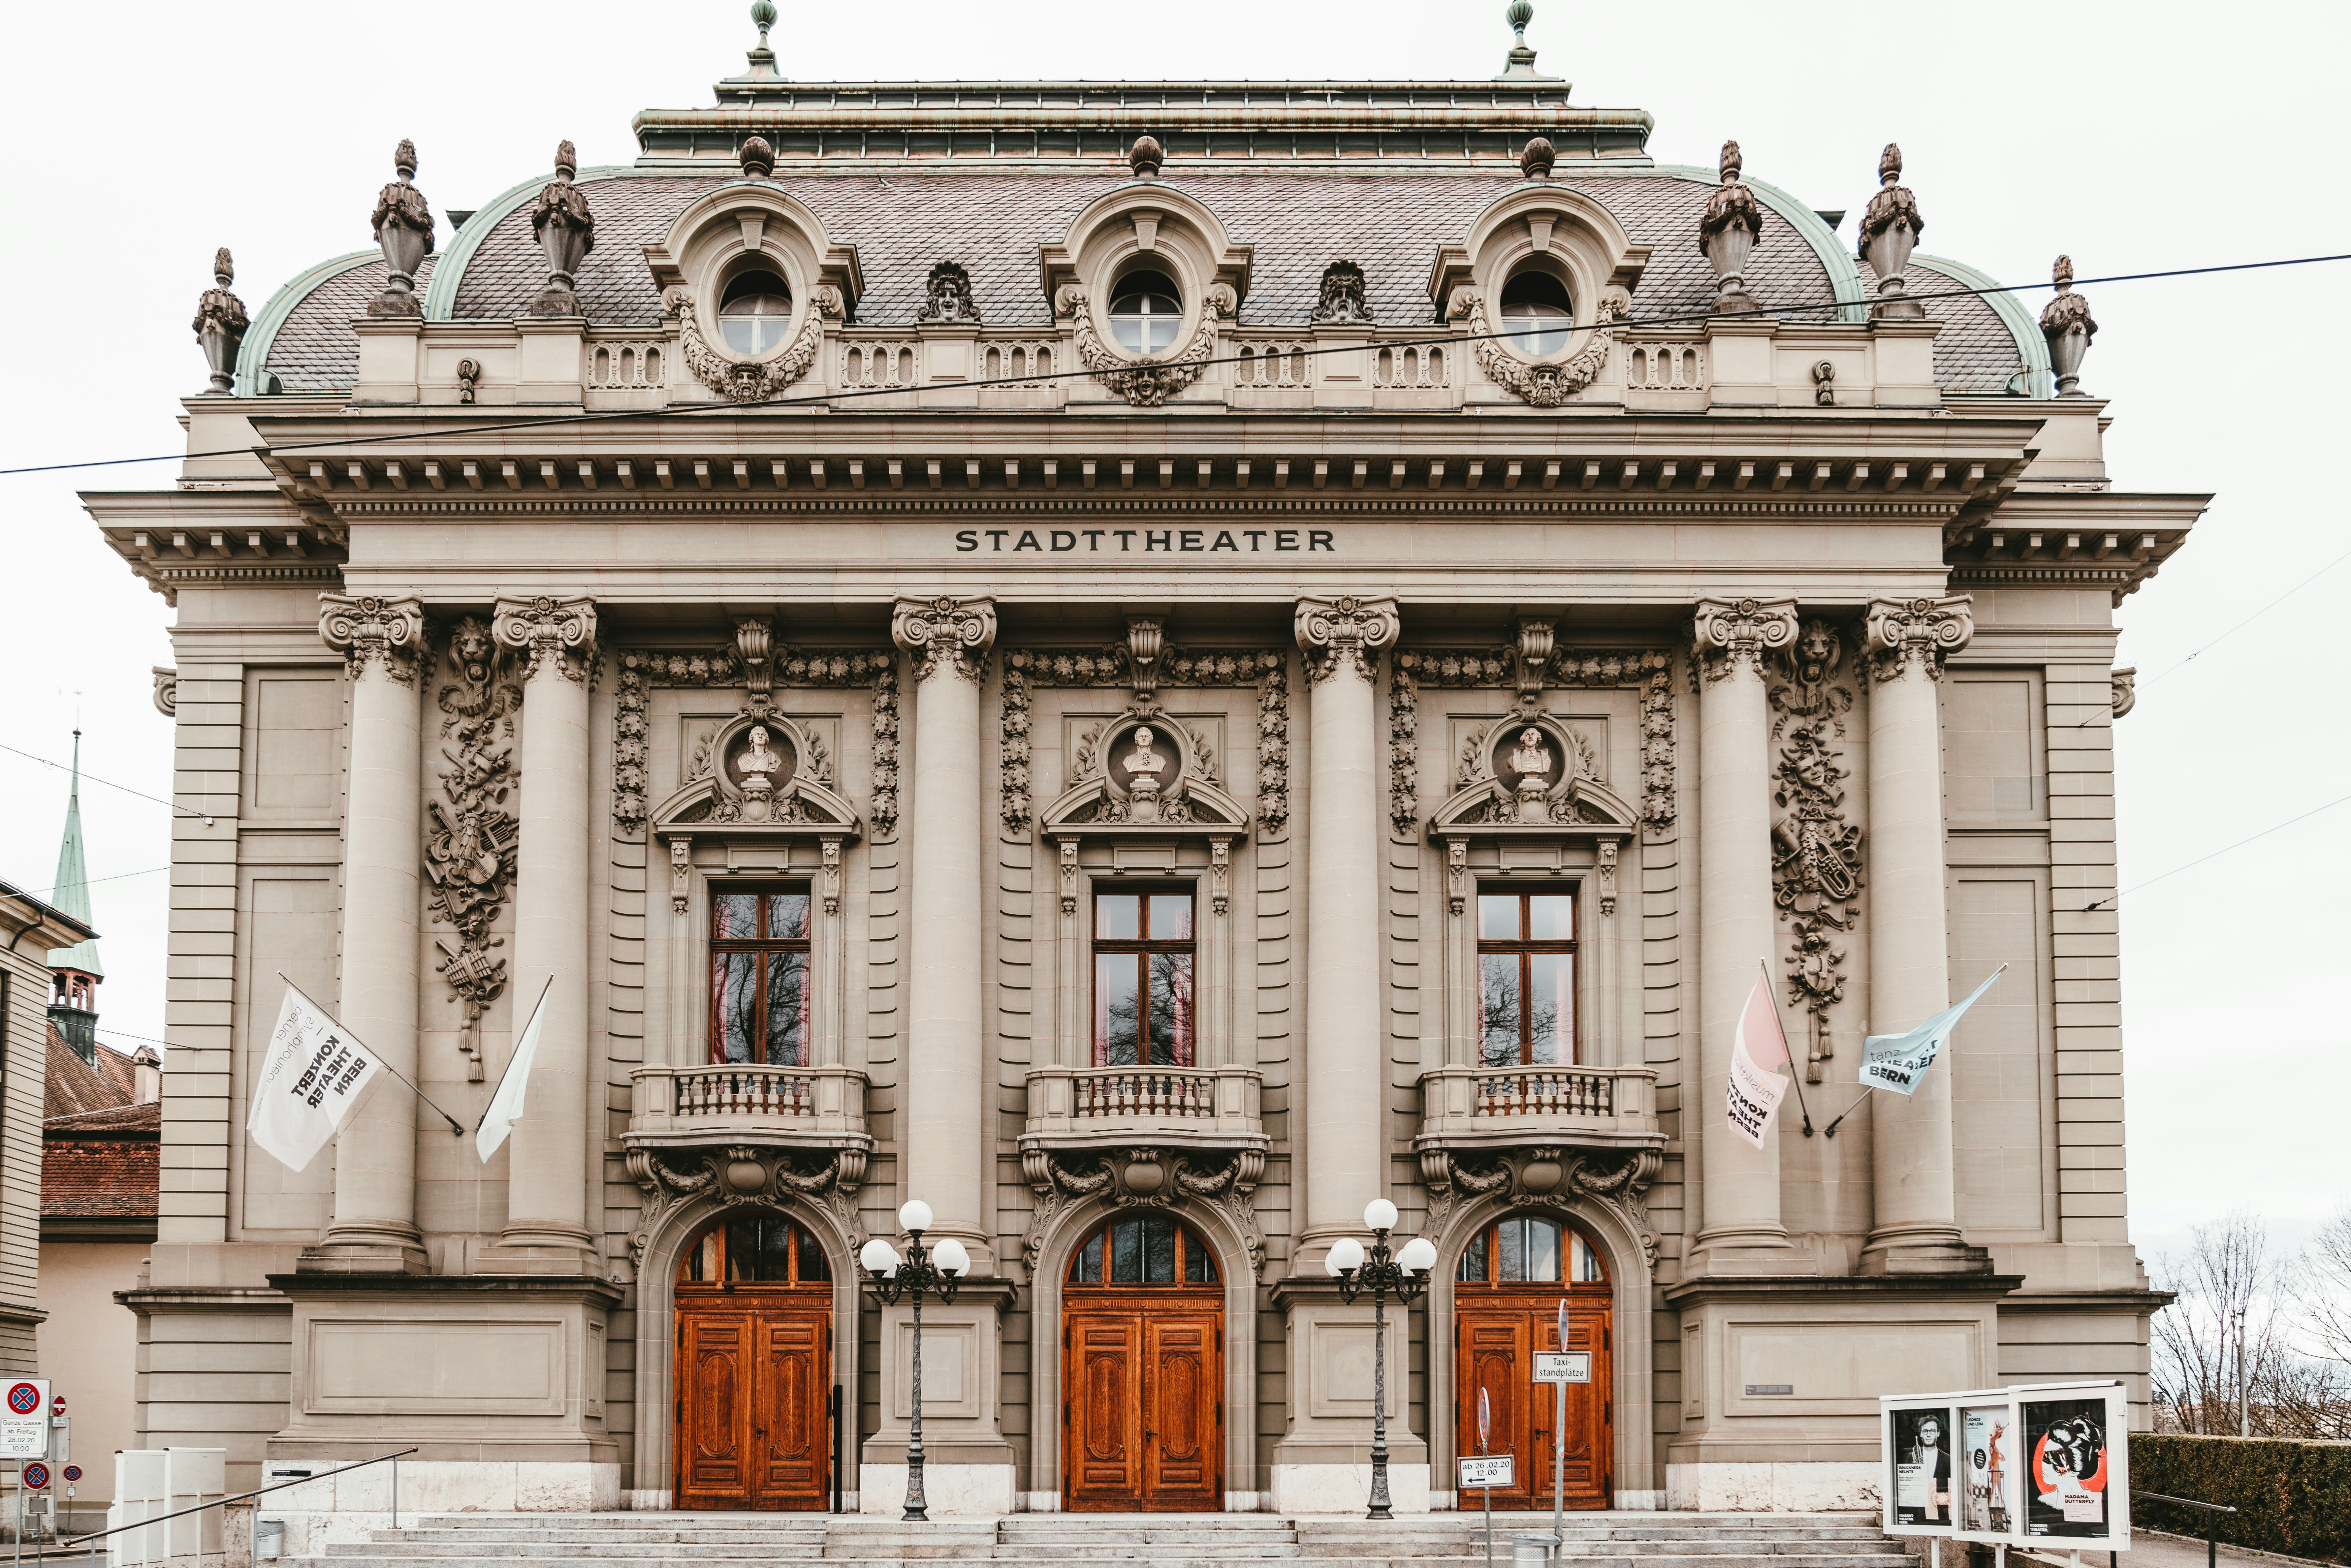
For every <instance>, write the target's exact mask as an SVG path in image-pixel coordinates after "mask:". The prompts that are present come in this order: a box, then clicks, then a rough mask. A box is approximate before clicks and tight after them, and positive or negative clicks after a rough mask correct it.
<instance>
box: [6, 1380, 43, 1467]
mask: <svg viewBox="0 0 2351 1568" xmlns="http://www.w3.org/2000/svg"><path fill="white" fill-rule="evenodd" d="M0 1385H5V1386H6V1388H7V1393H6V1395H5V1396H0V1459H46V1458H48V1457H49V1418H48V1416H47V1415H46V1414H45V1413H44V1407H45V1406H47V1404H48V1402H49V1380H48V1379H47V1378H46V1377H16V1378H0Z"/></svg>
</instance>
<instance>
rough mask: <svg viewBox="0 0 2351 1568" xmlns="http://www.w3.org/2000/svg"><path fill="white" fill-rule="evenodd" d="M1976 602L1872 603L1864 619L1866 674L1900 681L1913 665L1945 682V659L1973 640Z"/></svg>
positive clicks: (1963, 598) (1961, 598)
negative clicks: (1867, 645)
mask: <svg viewBox="0 0 2351 1568" xmlns="http://www.w3.org/2000/svg"><path fill="white" fill-rule="evenodd" d="M1974 605H1975V599H1974V597H1973V596H1972V595H1970V594H1965V593H1961V594H1955V595H1953V596H1952V597H1950V598H1949V599H1873V600H1871V601H1869V609H1868V612H1866V614H1865V616H1864V618H1863V622H1862V623H1863V626H1864V628H1865V641H1866V642H1867V643H1868V644H1869V670H1870V674H1872V675H1873V676H1875V677H1876V679H1878V680H1881V681H1896V680H1900V679H1901V678H1902V676H1903V675H1904V674H1906V673H1907V672H1908V671H1909V670H1910V669H1911V668H1912V667H1913V666H1914V665H1915V666H1916V667H1917V668H1918V669H1920V670H1923V671H1925V672H1926V674H1927V678H1928V680H1940V679H1942V678H1943V656H1944V655H1945V654H1947V653H1957V652H1958V651H1959V650H1960V649H1961V648H1964V647H1966V646H1967V645H1968V639H1969V638H1970V637H1972V636H1974V635H1975V631H1976V618H1975V612H1974Z"/></svg>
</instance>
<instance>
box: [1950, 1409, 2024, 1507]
mask: <svg viewBox="0 0 2351 1568" xmlns="http://www.w3.org/2000/svg"><path fill="white" fill-rule="evenodd" d="M2016 1474H2017V1467H2016V1411H2015V1407H2014V1406H2012V1405H2011V1404H2010V1403H2009V1402H2008V1401H2007V1400H2004V1399H2003V1400H2001V1401H1999V1402H1997V1403H1987V1404H1981V1405H1962V1406H1959V1530H1958V1531H1957V1534H1958V1536H1959V1539H1960V1540H1962V1541H2011V1540H2013V1539H2015V1537H2016V1535H2017V1529H2016Z"/></svg>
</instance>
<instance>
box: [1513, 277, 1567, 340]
mask: <svg viewBox="0 0 2351 1568" xmlns="http://www.w3.org/2000/svg"><path fill="white" fill-rule="evenodd" d="M1574 325H1575V303H1574V301H1573V299H1571V298H1569V297H1568V292H1567V285H1565V284H1563V283H1562V282H1561V281H1560V280H1559V279H1558V278H1556V277H1552V275H1551V273H1549V272H1548V271H1546V270H1544V269H1543V268H1542V267H1520V268H1519V270H1518V271H1516V272H1514V273H1512V274H1511V275H1510V281H1509V282H1507V283H1505V284H1503V285H1502V330H1503V331H1505V332H1509V333H1510V334H1512V336H1511V338H1510V347H1511V348H1513V349H1515V350H1518V351H1519V352H1520V354H1522V355H1524V356H1526V357H1527V358H1529V359H1541V358H1543V357H1545V356H1546V355H1550V354H1556V353H1558V352H1559V351H1560V350H1562V349H1564V348H1566V347H1567V340H1568V337H1569V335H1570V334H1571V333H1572V332H1573V329H1574Z"/></svg>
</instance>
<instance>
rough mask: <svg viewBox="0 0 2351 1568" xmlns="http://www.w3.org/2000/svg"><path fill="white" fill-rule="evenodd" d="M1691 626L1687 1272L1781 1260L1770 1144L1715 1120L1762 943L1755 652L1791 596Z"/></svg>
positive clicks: (1712, 609) (1765, 800)
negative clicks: (1693, 825)
mask: <svg viewBox="0 0 2351 1568" xmlns="http://www.w3.org/2000/svg"><path fill="white" fill-rule="evenodd" d="M1693 624H1694V626H1695V629H1696V643H1697V645H1696V648H1695V650H1694V655H1695V657H1696V659H1697V662H1698V675H1699V680H1698V876H1699V891H1698V1051H1697V1056H1698V1061H1700V1062H1702V1063H1703V1070H1702V1072H1701V1076H1700V1081H1699V1082H1698V1092H1697V1094H1696V1096H1695V1098H1694V1099H1686V1100H1685V1101H1684V1102H1683V1103H1684V1105H1685V1107H1686V1109H1685V1111H1684V1117H1685V1122H1684V1126H1685V1133H1684V1135H1685V1136H1686V1137H1687V1136H1688V1135H1690V1134H1689V1132H1688V1130H1687V1129H1688V1128H1690V1127H1691V1126H1692V1125H1695V1127H1696V1129H1697V1133H1696V1135H1697V1136H1698V1140H1699V1147H1700V1149H1701V1151H1702V1154H1701V1160H1700V1169H1701V1171H1702V1173H1703V1181H1704V1205H1705V1211H1704V1224H1703V1226H1702V1227H1701V1228H1700V1229H1699V1231H1698V1243H1697V1253H1698V1256H1697V1257H1694V1258H1693V1259H1692V1260H1691V1262H1690V1265H1689V1267H1688V1269H1687V1273H1688V1274H1691V1275H1698V1274H1708V1273H1712V1274H1739V1273H1763V1272H1772V1271H1775V1270H1776V1269H1777V1268H1778V1267H1779V1261H1778V1260H1784V1259H1785V1257H1786V1249H1787V1247H1788V1231H1787V1227H1786V1226H1784V1225H1782V1223H1781V1220H1780V1149H1779V1145H1778V1143H1777V1142H1776V1141H1774V1140H1771V1139H1767V1140H1766V1141H1765V1145H1764V1146H1763V1147H1762V1148H1761V1149H1757V1148H1754V1147H1752V1146H1750V1145H1749V1144H1747V1143H1746V1142H1745V1141H1744V1140H1743V1139H1741V1138H1740V1136H1739V1135H1738V1134H1735V1133H1733V1132H1732V1131H1731V1130H1730V1127H1729V1124H1728V1123H1727V1122H1726V1121H1725V1120H1724V1115H1723V1097H1724V1093H1725V1091H1726V1088H1727V1086H1728V1083H1729V1077H1730V1045H1731V1039H1732V1036H1733V1034H1734V1032H1735V1031H1736V1030H1737V1029H1738V1026H1739V1014H1740V1009H1741V1008H1742V1007H1743V1006H1745V1004H1746V1001H1747V997H1748V993H1749V992H1750V991H1751V990H1752V989H1753V988H1754V986H1755V979H1756V977H1757V975H1758V974H1759V973H1760V972H1761V971H1760V970H1759V968H1758V967H1757V965H1758V960H1760V959H1762V958H1764V957H1766V956H1769V955H1770V954H1771V950H1772V945H1773V936H1774V932H1773V929H1772V923H1771V921H1772V910H1771V723H1770V716H1769V713H1768V710H1767V708H1766V706H1765V703H1764V695H1763V660H1764V658H1765V656H1766V655H1767V654H1768V653H1770V652H1771V650H1773V649H1775V648H1783V647H1785V646H1787V645H1788V644H1789V643H1791V642H1792V641H1793V640H1794V639H1795V635H1796V602H1795V601H1794V600H1792V599H1766V600H1757V599H1740V600H1722V599H1706V600H1700V601H1698V607H1697V611H1696V614H1695V617H1694V622H1693Z"/></svg>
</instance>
